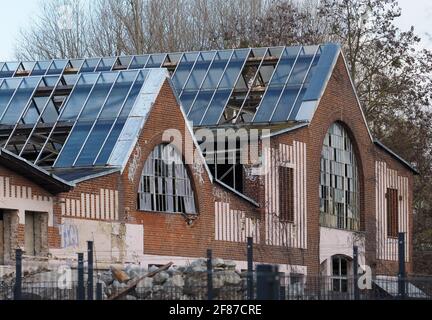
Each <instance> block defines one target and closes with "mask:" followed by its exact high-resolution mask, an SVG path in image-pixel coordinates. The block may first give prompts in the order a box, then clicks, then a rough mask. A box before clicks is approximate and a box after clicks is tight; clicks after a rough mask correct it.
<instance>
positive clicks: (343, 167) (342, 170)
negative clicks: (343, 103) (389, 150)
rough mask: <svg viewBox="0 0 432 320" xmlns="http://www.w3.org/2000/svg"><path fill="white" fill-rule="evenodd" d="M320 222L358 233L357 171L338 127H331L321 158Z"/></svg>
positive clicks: (350, 148) (348, 143)
mask: <svg viewBox="0 0 432 320" xmlns="http://www.w3.org/2000/svg"><path fill="white" fill-rule="evenodd" d="M319 196H320V212H321V215H320V220H321V221H320V222H321V225H322V226H325V227H332V228H338V229H346V230H355V231H358V230H359V229H360V218H359V187H358V169H357V163H356V159H355V154H354V148H353V145H352V143H351V140H350V138H349V136H348V134H347V132H346V130H345V129H344V128H343V126H342V125H340V124H338V123H335V124H333V125H332V126H331V127H330V129H329V131H328V133H327V135H326V137H325V139H324V146H323V151H322V156H321V173H320V188H319Z"/></svg>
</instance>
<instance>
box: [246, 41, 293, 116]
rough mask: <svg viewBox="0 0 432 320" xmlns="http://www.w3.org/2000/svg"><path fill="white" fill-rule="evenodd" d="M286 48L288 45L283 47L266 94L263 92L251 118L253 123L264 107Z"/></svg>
mask: <svg viewBox="0 0 432 320" xmlns="http://www.w3.org/2000/svg"><path fill="white" fill-rule="evenodd" d="M286 50H287V47H286V46H285V47H283V49H282V52H281V55H280V56H279V60H278V62H277V64H276V66H275V69H274V70H273V74H272V76H271V77H270V80H269V83H268V85H267V88H266V90H265V92H264V94H263V97H262V99H261V102H260V104H259V105H258V107H257V109H256V110H255V114H254V116H253V118H252V120H251V123H255V119H256V117H257V114H258V112H259V110H260V109H261V107H262V104H263V101H264V99H265V97H266V96H267V93H268V91H269V88H270V87H271V83H272V81H273V78H274V76H275V74H276V71H277V70H278V68H279V65H280V63H281V61H282V56H283V55H284V52H286Z"/></svg>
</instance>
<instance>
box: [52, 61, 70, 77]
mask: <svg viewBox="0 0 432 320" xmlns="http://www.w3.org/2000/svg"><path fill="white" fill-rule="evenodd" d="M68 62H69V60H54V61H53V62H52V64H51V66H50V67H49V69H48V71H47V74H61V73H62V72H63V69H64V68H65V67H66V65H67V64H68Z"/></svg>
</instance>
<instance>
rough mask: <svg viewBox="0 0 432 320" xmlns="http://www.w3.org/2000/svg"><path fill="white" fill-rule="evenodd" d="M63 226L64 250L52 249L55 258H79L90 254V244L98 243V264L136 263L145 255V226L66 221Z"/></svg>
mask: <svg viewBox="0 0 432 320" xmlns="http://www.w3.org/2000/svg"><path fill="white" fill-rule="evenodd" d="M62 220H63V221H62V222H63V223H62V225H60V226H59V227H60V234H61V240H62V241H61V246H62V248H61V249H51V250H50V253H51V254H52V256H53V258H61V259H69V258H70V259H76V253H77V252H83V253H84V254H86V252H87V241H94V250H95V253H96V258H97V261H98V262H100V263H104V262H136V261H138V260H139V259H140V258H141V257H142V255H143V252H144V244H143V243H144V242H143V239H144V228H143V226H142V225H132V224H120V223H118V222H104V221H91V220H81V219H74V218H63V219H62Z"/></svg>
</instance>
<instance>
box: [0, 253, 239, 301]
mask: <svg viewBox="0 0 432 320" xmlns="http://www.w3.org/2000/svg"><path fill="white" fill-rule="evenodd" d="M212 267H213V294H214V297H215V298H216V299H242V298H244V297H245V295H246V275H245V274H241V273H239V272H238V271H236V264H235V263H234V262H233V261H228V260H223V259H219V258H216V259H214V260H213V264H212ZM86 271H87V270H86ZM147 275H151V276H149V277H147ZM23 276H24V277H23V290H22V292H23V296H24V298H25V297H26V295H28V294H31V295H32V296H31V297H30V296H29V298H32V299H36V298H38V297H39V299H47V300H56V299H73V298H74V297H75V295H76V284H77V270H76V269H72V270H71V276H72V280H71V283H72V285H71V286H70V287H69V288H66V289H58V288H57V287H58V284H59V283H60V282H59V273H58V271H54V269H53V270H48V269H46V268H41V267H39V268H28V269H25V270H23ZM94 277H95V278H94V285H95V288H96V284H97V283H102V289H103V298H104V299H109V298H111V299H123V300H144V299H148V300H201V299H207V260H206V259H198V260H195V261H192V262H191V263H190V264H188V265H182V266H177V265H171V266H170V267H169V268H166V270H163V271H162V270H161V269H159V267H156V266H151V267H150V268H149V269H146V268H143V267H142V266H141V265H138V264H128V265H124V266H119V265H115V266H110V267H109V268H106V269H105V270H95V271H94ZM140 279H141V280H140ZM14 283H15V272H14V271H13V270H12V269H11V270H9V271H8V272H3V273H2V274H0V293H2V294H3V295H2V296H0V300H9V299H12V298H13V285H14ZM86 283H87V273H85V284H86ZM35 288H36V289H35ZM125 290H126V291H127V292H126V293H125V294H122V295H120V296H119V297H117V295H119V294H120V293H121V292H123V291H125ZM34 295H37V296H38V297H35V296H34ZM95 296H96V289H95ZM113 297H114V298H113Z"/></svg>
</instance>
